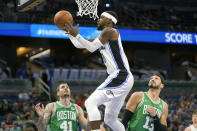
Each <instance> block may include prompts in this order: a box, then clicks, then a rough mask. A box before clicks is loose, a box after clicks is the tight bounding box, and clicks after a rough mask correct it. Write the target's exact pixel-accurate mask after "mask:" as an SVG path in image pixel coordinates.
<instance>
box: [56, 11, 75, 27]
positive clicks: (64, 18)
mask: <svg viewBox="0 0 197 131" xmlns="http://www.w3.org/2000/svg"><path fill="white" fill-rule="evenodd" d="M54 23H55V25H56V26H57V27H58V28H59V29H64V24H66V23H70V24H71V25H73V17H72V15H71V13H70V12H68V11H66V10H61V11H59V12H57V13H56V14H55V16H54Z"/></svg>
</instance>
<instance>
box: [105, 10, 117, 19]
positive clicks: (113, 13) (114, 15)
mask: <svg viewBox="0 0 197 131" xmlns="http://www.w3.org/2000/svg"><path fill="white" fill-rule="evenodd" d="M105 12H106V13H109V14H110V15H112V16H113V17H115V18H116V20H117V21H118V15H117V14H116V12H114V11H105Z"/></svg>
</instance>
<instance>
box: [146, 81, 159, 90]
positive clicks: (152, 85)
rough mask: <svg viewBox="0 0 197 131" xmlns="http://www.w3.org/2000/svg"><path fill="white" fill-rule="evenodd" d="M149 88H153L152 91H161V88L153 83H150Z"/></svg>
mask: <svg viewBox="0 0 197 131" xmlns="http://www.w3.org/2000/svg"><path fill="white" fill-rule="evenodd" d="M148 86H149V88H152V89H159V86H157V85H156V83H153V82H151V83H149V84H148Z"/></svg>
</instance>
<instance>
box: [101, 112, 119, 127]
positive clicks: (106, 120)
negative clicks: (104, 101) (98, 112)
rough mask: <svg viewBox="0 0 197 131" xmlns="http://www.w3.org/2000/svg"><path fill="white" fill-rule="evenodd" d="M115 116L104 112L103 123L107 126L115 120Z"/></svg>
mask: <svg viewBox="0 0 197 131" xmlns="http://www.w3.org/2000/svg"><path fill="white" fill-rule="evenodd" d="M116 119H117V118H116V117H115V116H114V115H112V114H109V113H106V114H105V118H104V123H105V124H106V125H108V126H110V125H112V124H113V123H114V122H115V121H116Z"/></svg>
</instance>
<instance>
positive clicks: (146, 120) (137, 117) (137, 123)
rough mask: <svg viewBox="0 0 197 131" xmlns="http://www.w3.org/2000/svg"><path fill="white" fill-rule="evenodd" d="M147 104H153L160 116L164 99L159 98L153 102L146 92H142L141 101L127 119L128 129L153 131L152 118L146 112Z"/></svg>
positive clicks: (131, 130)
mask: <svg viewBox="0 0 197 131" xmlns="http://www.w3.org/2000/svg"><path fill="white" fill-rule="evenodd" d="M148 106H153V107H154V108H155V109H156V114H157V116H158V117H159V118H160V117H161V115H162V113H163V110H164V101H163V100H162V99H160V98H159V101H158V102H157V103H155V102H153V101H152V100H151V98H150V97H149V96H148V95H147V93H145V92H143V98H142V101H141V103H140V105H139V106H138V107H137V109H136V111H135V112H134V114H133V116H132V118H131V120H130V121H129V124H128V131H154V123H153V118H152V117H151V115H150V114H149V113H148V112H147V108H148Z"/></svg>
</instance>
